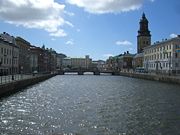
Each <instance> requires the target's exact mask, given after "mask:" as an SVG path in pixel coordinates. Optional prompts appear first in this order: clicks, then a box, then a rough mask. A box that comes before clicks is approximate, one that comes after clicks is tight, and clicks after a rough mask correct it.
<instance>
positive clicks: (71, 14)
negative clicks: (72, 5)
mask: <svg viewBox="0 0 180 135" xmlns="http://www.w3.org/2000/svg"><path fill="white" fill-rule="evenodd" d="M64 13H65V14H67V15H68V16H74V15H75V14H74V13H73V12H68V11H64Z"/></svg>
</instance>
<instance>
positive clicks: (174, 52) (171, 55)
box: [143, 35, 180, 74]
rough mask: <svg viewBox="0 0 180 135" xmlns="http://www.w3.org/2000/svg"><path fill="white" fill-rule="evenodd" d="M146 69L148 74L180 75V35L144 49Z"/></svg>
mask: <svg viewBox="0 0 180 135" xmlns="http://www.w3.org/2000/svg"><path fill="white" fill-rule="evenodd" d="M143 64H144V67H145V69H146V70H147V71H148V72H154V73H163V74H165V73H166V74H179V73H180V35H179V36H178V37H176V38H172V39H169V40H167V39H165V40H163V41H162V42H156V43H155V44H154V45H151V46H148V47H146V48H144V62H143Z"/></svg>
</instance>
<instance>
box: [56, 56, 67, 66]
mask: <svg viewBox="0 0 180 135" xmlns="http://www.w3.org/2000/svg"><path fill="white" fill-rule="evenodd" d="M66 57H67V56H66V55H65V54H62V53H59V54H57V58H56V69H59V70H60V69H62V66H63V59H64V58H66Z"/></svg>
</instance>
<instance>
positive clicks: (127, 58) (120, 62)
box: [106, 51, 134, 71]
mask: <svg viewBox="0 0 180 135" xmlns="http://www.w3.org/2000/svg"><path fill="white" fill-rule="evenodd" d="M133 57H134V54H131V53H129V51H127V52H124V54H120V55H117V56H114V57H109V59H108V60H107V61H106V69H107V70H112V71H129V70H130V69H132V68H133V66H132V61H133Z"/></svg>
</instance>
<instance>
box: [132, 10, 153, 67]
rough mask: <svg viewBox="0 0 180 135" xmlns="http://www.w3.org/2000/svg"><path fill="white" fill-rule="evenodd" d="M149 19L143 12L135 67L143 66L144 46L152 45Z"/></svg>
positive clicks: (134, 62)
mask: <svg viewBox="0 0 180 135" xmlns="http://www.w3.org/2000/svg"><path fill="white" fill-rule="evenodd" d="M148 23H149V22H148V20H147V18H146V16H145V14H144V13H143V15H142V18H141V19H140V22H139V30H138V36H137V54H136V55H135V56H134V58H133V68H134V69H136V68H137V67H143V60H144V48H145V47H148V46H150V45H151V34H150V31H149V28H148Z"/></svg>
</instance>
